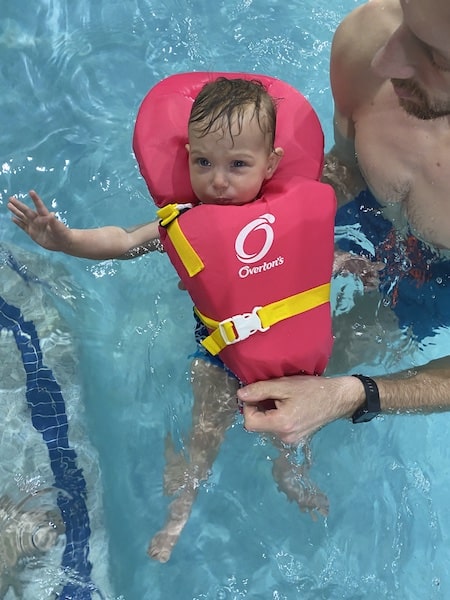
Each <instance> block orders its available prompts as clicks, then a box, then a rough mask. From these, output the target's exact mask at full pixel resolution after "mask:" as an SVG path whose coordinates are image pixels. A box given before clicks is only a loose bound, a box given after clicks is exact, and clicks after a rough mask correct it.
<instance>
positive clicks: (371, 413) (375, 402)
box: [352, 375, 381, 423]
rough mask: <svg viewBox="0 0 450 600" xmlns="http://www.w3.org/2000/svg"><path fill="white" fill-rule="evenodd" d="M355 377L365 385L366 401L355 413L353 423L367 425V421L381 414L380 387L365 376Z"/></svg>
mask: <svg viewBox="0 0 450 600" xmlns="http://www.w3.org/2000/svg"><path fill="white" fill-rule="evenodd" d="M353 377H357V378H358V379H359V380H360V381H361V383H362V384H363V386H364V391H365V392H366V399H365V400H364V402H363V404H361V406H360V407H359V408H358V409H357V410H355V412H354V413H353V415H352V421H353V423H367V421H371V420H372V419H373V418H374V417H376V416H377V415H379V414H380V412H381V406H380V394H379V392H378V386H377V384H376V383H375V381H374V380H373V379H371V378H370V377H366V376H365V375H353Z"/></svg>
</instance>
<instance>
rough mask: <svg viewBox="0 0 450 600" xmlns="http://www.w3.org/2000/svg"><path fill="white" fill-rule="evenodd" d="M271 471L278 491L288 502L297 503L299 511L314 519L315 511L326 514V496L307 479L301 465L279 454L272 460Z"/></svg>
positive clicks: (324, 515) (327, 507)
mask: <svg viewBox="0 0 450 600" xmlns="http://www.w3.org/2000/svg"><path fill="white" fill-rule="evenodd" d="M272 473H273V477H274V479H275V481H276V483H277V485H278V489H279V490H280V492H283V493H284V494H286V496H287V498H288V500H289V501H290V502H295V503H296V504H298V507H299V508H300V510H301V511H303V512H307V513H309V514H310V515H311V518H312V519H313V520H314V521H315V520H316V519H317V513H318V514H320V515H322V516H323V517H326V516H328V509H329V502H328V498H327V497H326V495H325V494H323V493H322V492H321V491H320V490H319V489H318V488H317V487H316V486H315V485H314V484H313V483H312V482H311V481H310V480H309V478H308V476H307V475H306V474H305V472H304V469H303V468H302V466H301V465H295V464H293V463H291V462H290V461H289V459H288V458H287V457H286V456H285V455H280V456H278V457H277V458H276V459H275V460H274V462H273V466H272Z"/></svg>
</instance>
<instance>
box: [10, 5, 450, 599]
mask: <svg viewBox="0 0 450 600" xmlns="http://www.w3.org/2000/svg"><path fill="white" fill-rule="evenodd" d="M360 3H361V2H357V1H353V0H341V1H338V0H336V1H335V2H333V3H330V2H328V0H304V2H293V1H290V2H281V1H280V0H230V1H227V2H218V3H215V4H214V3H211V2H206V1H205V0H198V1H197V0H196V1H195V2H193V1H186V2H180V1H179V0H165V1H164V2H163V1H162V0H157V1H153V0H129V1H128V2H116V1H114V0H110V1H109V2H105V1H104V0H99V1H98V2H95V3H94V2H88V1H87V0H80V1H79V2H77V3H69V2H64V1H63V0H56V1H50V0H47V1H45V0H38V2H36V3H34V5H33V9H32V10H30V5H29V3H28V2H26V1H25V0H17V1H16V2H15V3H14V5H13V3H8V5H7V6H5V7H3V10H2V14H1V15H0V59H1V63H0V64H1V68H0V84H1V88H2V90H3V94H2V95H1V96H0V115H1V122H2V128H1V132H0V139H1V141H2V145H1V147H2V153H1V172H0V230H1V241H2V243H4V244H6V247H7V248H8V252H11V253H12V254H13V255H14V256H15V257H17V260H18V261H19V263H20V265H22V267H23V269H25V270H26V269H27V268H28V266H27V265H31V266H32V271H33V273H34V274H36V276H37V278H39V279H41V280H42V281H45V282H46V283H47V284H48V285H47V286H46V287H45V286H44V287H43V286H42V285H40V284H37V283H36V281H35V280H33V281H32V282H31V283H29V284H27V285H26V286H25V284H23V278H22V279H20V278H19V279H17V273H16V274H11V271H12V270H11V269H10V267H9V266H7V265H6V266H5V268H4V269H2V270H1V271H0V276H1V278H2V279H1V285H2V290H3V288H5V289H6V288H7V290H6V291H9V290H10V287H9V286H10V281H11V278H12V277H14V278H15V279H14V282H15V283H14V285H15V286H16V287H15V288H14V289H15V290H19V291H17V292H14V294H12V296H11V298H12V300H14V304H15V306H18V307H19V308H21V309H23V313H24V315H25V321H33V322H35V323H37V324H38V325H39V334H40V336H41V339H42V340H43V341H44V342H45V343H44V349H45V352H48V354H45V352H44V354H45V356H44V358H45V359H46V362H47V363H49V364H50V363H53V364H54V365H55V369H54V370H55V374H56V376H57V378H58V380H59V381H61V380H62V381H63V384H65V386H64V385H63V393H65V394H66V403H67V413H68V417H69V437H70V436H72V438H71V439H72V440H74V441H73V442H72V441H71V442H70V443H71V444H72V445H74V448H75V449H76V451H77V453H78V455H77V457H78V460H79V461H80V465H81V467H82V468H83V474H84V476H85V480H86V485H87V490H88V495H87V508H88V510H89V511H90V517H91V523H90V526H91V529H92V534H91V535H92V538H91V540H90V544H91V553H90V557H89V558H90V561H91V562H92V573H90V574H89V576H90V577H92V579H93V580H94V581H95V585H96V586H97V587H98V588H99V589H101V590H102V593H103V595H104V597H108V598H121V599H124V600H160V599H164V600H203V599H207V600H232V599H233V600H234V599H241V598H248V599H251V600H269V599H272V600H294V599H295V600H296V599H300V598H301V599H302V600H304V599H305V600H320V599H324V600H329V599H330V600H331V599H333V600H334V599H336V600H337V599H346V600H350V599H351V600H357V599H360V598H365V599H369V600H378V599H379V598H388V599H392V600H403V599H404V600H411V599H417V600H423V599H425V598H426V599H427V600H428V599H430V600H431V599H434V598H446V597H448V595H449V593H450V576H449V574H448V567H447V565H448V564H449V559H450V556H449V554H450V547H449V543H448V541H449V537H450V518H449V517H450V515H449V508H448V500H447V490H448V486H449V483H450V473H449V469H448V467H447V465H448V464H449V450H448V444H447V443H446V431H447V428H448V426H449V425H450V416H449V415H446V414H442V415H433V416H427V417H412V416H396V417H383V418H380V419H377V420H376V421H375V422H372V423H371V424H369V425H367V426H353V425H351V424H350V423H348V422H337V423H334V424H332V425H330V426H328V427H326V428H325V429H323V430H322V431H320V432H319V433H318V434H317V435H316V436H315V437H314V439H313V444H312V445H313V461H314V464H313V468H312V477H313V479H314V481H315V482H316V483H317V484H318V485H319V486H320V488H321V489H322V490H323V491H324V492H325V493H326V494H327V495H328V497H329V500H330V507H331V508H330V515H329V517H328V519H327V520H325V521H324V520H319V521H317V522H313V521H312V520H311V519H310V517H309V516H308V515H306V514H303V513H300V512H299V511H298V508H296V507H295V506H293V505H292V504H289V503H288V502H287V501H286V498H285V497H284V496H283V495H281V494H280V493H279V492H278V491H277V489H276V487H275V485H274V483H273V481H272V478H271V457H272V456H273V450H272V447H271V445H270V444H269V443H268V442H267V441H266V440H265V439H264V438H261V437H260V436H256V435H252V434H248V433H246V432H245V431H244V430H243V428H242V426H241V422H240V420H239V419H237V421H236V424H235V426H234V427H233V428H232V429H231V430H230V431H229V433H228V435H227V438H226V441H225V443H224V446H223V449H222V451H221V453H220V455H219V457H218V460H217V461H216V463H215V465H214V469H213V472H212V475H211V478H210V480H209V481H208V483H207V484H205V485H204V486H203V487H202V489H201V492H200V494H199V497H198V500H197V502H196V504H195V507H194V510H193V513H192V516H191V518H190V520H189V523H188V525H187V527H186V528H185V530H184V531H183V534H182V536H181V538H180V541H179V543H178V545H177V547H176V549H175V551H174V553H173V556H172V558H171V560H170V562H168V563H167V564H165V565H160V564H158V563H154V562H151V561H150V560H149V559H148V558H147V556H146V548H147V544H148V541H149V540H150V538H151V537H152V535H153V534H154V533H155V532H156V531H157V530H158V529H159V528H160V527H161V525H162V523H163V520H164V517H165V510H166V507H167V503H168V500H167V498H165V497H164V496H163V494H162V473H163V467H164V458H163V451H164V449H163V443H164V438H165V435H166V433H167V432H168V431H170V432H172V435H173V437H174V439H175V440H176V442H177V443H178V445H179V446H181V443H182V442H181V438H182V436H183V434H185V433H186V432H187V431H188V429H189V422H190V421H189V420H190V407H191V391H190V387H189V382H188V369H189V359H188V356H189V354H190V353H191V352H192V350H193V340H192V316H191V303H190V301H189V299H188V298H187V296H186V294H183V293H181V292H179V291H178V290H177V277H176V276H175V274H174V271H173V269H172V268H171V267H170V265H169V263H168V260H167V257H165V256H162V255H159V254H158V255H156V256H155V255H151V256H147V257H142V258H140V259H137V260H134V261H128V262H125V263H124V262H117V261H105V262H99V263H97V262H89V261H85V260H79V259H75V258H70V257H63V256H58V255H55V254H50V253H46V252H45V251H43V250H41V249H39V248H37V247H35V246H34V245H33V244H32V243H31V242H30V241H29V240H28V239H27V238H26V237H25V235H24V234H23V233H22V232H21V231H19V230H18V229H16V228H15V227H14V226H13V225H12V224H11V223H10V220H9V216H8V214H7V211H6V201H7V197H8V196H9V195H10V194H12V193H14V194H20V195H24V194H26V192H27V191H28V190H29V189H30V188H35V189H36V190H38V191H39V193H40V194H41V195H42V197H43V198H44V199H45V200H46V202H47V203H48V204H49V205H51V206H52V207H53V210H55V211H58V213H59V215H60V216H61V218H63V219H64V220H65V221H66V223H67V224H68V225H70V226H71V227H95V226H99V225H102V224H106V223H108V224H119V225H123V226H127V225H131V224H134V223H138V222H144V221H148V220H150V219H152V218H153V217H154V215H155V210H154V206H153V204H152V203H151V201H150V200H149V198H148V194H147V191H146V187H145V184H144V182H143V181H142V179H141V178H140V176H139V173H138V169H137V166H136V162H135V160H134V157H133V154H132V151H131V137H132V131H133V123H134V118H135V115H136V111H137V109H138V106H139V103H140V101H141V100H142V98H143V97H144V95H145V94H146V92H147V91H148V89H149V88H150V87H152V86H153V85H154V84H155V83H156V82H157V81H159V80H160V79H161V78H163V77H165V76H167V75H170V74H172V73H176V72H181V71H190V70H208V71H209V70H211V71H219V70H221V71H249V72H255V73H266V74H270V75H275V76H278V77H280V78H281V79H284V80H285V81H287V82H289V83H291V84H292V85H294V86H295V87H297V88H298V89H299V90H301V91H302V92H303V93H304V94H305V95H306V96H307V97H308V98H309V100H310V101H311V103H312V104H313V106H314V108H315V109H316V111H317V112H318V114H319V117H320V119H321V121H322V123H323V126H324V130H325V135H326V144H327V147H329V146H330V144H331V142H332V137H331V136H332V132H331V123H332V104H331V95H330V91H329V84H328V60H329V51H330V43H331V37H332V33H333V31H334V30H335V28H336V26H337V24H338V23H339V21H340V19H341V18H342V16H343V15H344V14H346V13H347V12H349V11H350V10H351V9H352V8H353V7H354V6H356V5H358V4H360ZM330 4H332V7H331V8H330ZM24 265H25V266H24ZM29 268H30V269H31V267H29ZM16 279H17V281H16ZM20 286H22V287H20ZM44 288H45V289H44ZM45 290H47V291H45ZM44 292H45V293H44ZM43 294H44V296H45V294H47V295H46V296H45V298H44V296H43ZM0 295H1V294H0ZM43 298H44V299H43ZM44 300H45V301H44ZM334 306H335V312H336V315H337V316H336V320H335V330H336V346H335V353H334V356H333V360H332V362H331V363H330V366H329V369H328V372H329V373H330V374H331V373H339V372H346V371H347V370H349V369H352V371H355V372H356V371H362V372H364V373H366V374H370V373H377V372H385V371H386V370H387V371H397V370H399V369H401V368H407V369H408V368H410V369H413V368H414V367H415V365H417V364H420V363H423V362H426V361H427V360H429V359H430V358H433V357H436V356H439V355H440V354H442V353H444V352H445V351H444V350H443V348H445V347H446V345H448V339H447V338H448V332H447V331H442V334H441V335H440V336H435V337H434V338H432V339H430V340H424V341H422V343H421V344H417V343H416V342H414V341H413V340H412V339H411V338H410V337H408V336H407V335H406V334H405V335H401V334H400V333H399V331H398V328H397V327H396V322H395V317H394V316H393V314H392V311H391V310H390V307H389V306H388V305H387V304H386V303H383V302H382V301H381V300H380V298H378V297H377V296H376V294H374V295H372V296H371V298H370V299H369V300H367V301H366V300H365V301H362V299H361V295H359V294H358V288H357V285H356V284H355V282H353V280H350V279H348V278H347V279H345V278H340V279H339V280H338V281H337V282H335V286H334ZM66 329H67V331H66ZM54 331H56V332H60V333H59V334H58V336H59V338H60V339H58V340H57V343H56V342H55V347H57V348H62V347H63V346H64V344H65V347H66V348H67V347H68V348H69V349H70V350H71V352H72V350H73V355H74V356H75V355H76V358H77V361H78V363H79V366H78V368H77V369H74V368H73V367H72V365H71V364H69V363H66V362H64V361H62V360H58V358H57V357H56V358H55V356H52V354H51V351H50V350H51V348H50V350H48V349H47V348H48V347H49V346H51V343H50V342H51V340H52V335H53V332H54ZM349 331H350V332H352V334H353V335H352V336H351V342H350V343H349V342H348V339H349V336H348V333H349ZM61 332H63V334H64V335H63V334H61ZM55 335H56V334H55ZM2 336H3V332H2ZM3 338H4V339H3ZM49 340H50V341H49ZM67 340H69V342H70V343H69V342H67ZM345 340H346V341H345ZM2 343H3V345H2V346H0V351H1V352H2V353H3V356H7V355H8V356H9V355H10V353H11V352H12V351H11V348H12V342H11V340H10V339H9V338H7V337H6V336H3V337H2ZM14 352H16V351H15V350H14ZM3 356H2V358H1V361H2V363H3V364H5V363H4V360H3ZM11 356H14V357H16V355H15V354H11ZM16 363H17V361H16V362H13V363H12V364H13V367H11V369H12V371H11V372H14V373H16V371H14V369H16V367H17V364H16ZM46 366H48V365H46ZM63 366H64V367H65V369H62V367H63ZM21 373H22V372H21V371H20V369H19V367H17V377H16V379H18V381H20V377H21V376H22V377H23V374H21ZM74 378H75V383H74ZM13 379H14V377H13ZM16 379H14V381H15V380H16ZM0 385H1V386H2V388H5V389H4V390H3V392H5V393H4V395H5V397H6V396H7V394H6V391H7V390H6V384H4V382H3V381H2V382H0ZM8 385H9V383H8ZM14 385H15V384H14ZM75 385H76V387H77V390H78V388H79V390H81V392H80V391H76V393H74V390H73V387H74V386H75ZM11 386H12V384H11ZM16 388H17V386H16V387H15V388H14V390H15V392H14V393H15V395H14V399H15V402H16V405H20V402H21V397H20V394H19V392H18V391H17V389H16ZM11 389H12V387H11ZM8 390H9V388H8ZM16 392H17V393H16ZM75 396H76V398H78V397H80V398H81V399H82V404H79V403H77V402H74V401H73V397H75ZM10 397H11V396H10V395H8V398H9V399H10ZM9 401H10V400H9ZM19 417H20V419H21V420H17V422H20V423H25V424H27V425H29V424H30V423H31V421H30V416H29V414H28V413H27V410H26V408H24V409H23V411H22V412H21V413H20V415H19ZM19 417H17V419H19ZM78 421H80V422H78ZM71 423H73V426H72V425H71ZM14 424H16V420H14V422H12V423H11V424H10V425H9V427H11V428H13V427H14ZM17 426H19V425H17ZM20 426H22V425H20ZM24 426H25V425H24ZM30 427H31V425H30ZM71 427H72V429H71ZM5 431H6V427H5ZM4 435H6V434H5V433H4ZM34 435H36V434H35V433H34V432H33V433H30V440H35V444H36V446H37V444H40V443H41V440H39V439H38V438H37V437H36V438H34V437H33V436H34ZM33 443H34V442H33ZM11 454H12V456H13V458H14V455H13V452H12V453H11ZM1 461H2V456H0V463H1ZM42 461H44V458H43V459H42ZM42 468H43V467H42ZM35 469H37V466H36V464H35V463H31V465H30V464H29V461H28V462H27V461H23V462H21V461H20V459H19V458H18V459H17V466H15V467H13V466H11V463H10V462H9V463H8V468H6V467H5V468H3V467H2V468H1V469H0V475H1V476H2V477H3V479H2V481H4V482H6V483H5V484H4V485H5V486H7V487H8V486H9V487H8V489H9V488H10V487H11V481H10V480H14V477H15V478H16V479H17V477H18V474H19V475H21V476H23V477H28V478H30V480H31V479H32V478H33V477H34V476H35V475H36V473H35V472H34V471H35ZM49 478H50V475H48V474H46V477H43V480H45V482H47V481H48V479H49ZM2 485H3V484H2ZM27 489H28V488H27ZM2 493H3V491H0V495H1V494H2ZM43 560H44V559H43ZM111 590H113V591H111ZM11 593H12V592H11ZM42 594H43V592H42ZM42 597H48V596H45V595H43V596H42ZM93 597H95V596H93ZM26 600H28V599H26ZM30 600H35V598H34V597H33V599H31V597H30Z"/></svg>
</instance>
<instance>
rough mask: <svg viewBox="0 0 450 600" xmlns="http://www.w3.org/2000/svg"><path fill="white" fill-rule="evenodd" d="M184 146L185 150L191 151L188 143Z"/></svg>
mask: <svg viewBox="0 0 450 600" xmlns="http://www.w3.org/2000/svg"><path fill="white" fill-rule="evenodd" d="M185 148H186V152H187V153H188V154H189V152H190V151H191V147H190V146H189V144H186V145H185Z"/></svg>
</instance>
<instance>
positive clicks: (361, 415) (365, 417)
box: [352, 409, 378, 423]
mask: <svg viewBox="0 0 450 600" xmlns="http://www.w3.org/2000/svg"><path fill="white" fill-rule="evenodd" d="M376 416H378V413H377V412H369V411H367V410H364V409H360V410H357V411H356V412H355V414H354V415H353V417H352V421H353V423H367V422H368V421H371V420H372V419H374V418H375V417H376Z"/></svg>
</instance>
